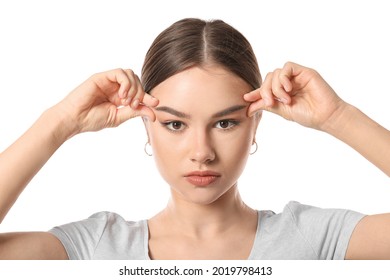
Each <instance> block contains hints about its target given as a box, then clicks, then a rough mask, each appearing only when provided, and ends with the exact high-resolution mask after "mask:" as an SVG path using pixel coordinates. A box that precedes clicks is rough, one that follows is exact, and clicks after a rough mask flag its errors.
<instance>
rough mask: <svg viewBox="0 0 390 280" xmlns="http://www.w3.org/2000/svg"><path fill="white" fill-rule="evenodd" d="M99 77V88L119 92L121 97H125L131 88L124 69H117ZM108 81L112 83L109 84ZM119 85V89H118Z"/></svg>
mask: <svg viewBox="0 0 390 280" xmlns="http://www.w3.org/2000/svg"><path fill="white" fill-rule="evenodd" d="M97 75H98V77H99V79H98V81H97V84H98V86H99V87H100V88H101V89H103V90H104V91H110V92H114V91H115V92H116V91H117V92H118V95H119V97H121V96H125V95H126V94H127V91H128V90H129V88H130V86H131V83H130V80H129V78H128V76H127V75H126V73H125V72H124V71H123V69H115V70H111V71H107V72H103V73H100V74H97ZM106 81H109V82H110V83H109V84H107V83H106ZM118 85H119V89H118V88H117V87H118Z"/></svg>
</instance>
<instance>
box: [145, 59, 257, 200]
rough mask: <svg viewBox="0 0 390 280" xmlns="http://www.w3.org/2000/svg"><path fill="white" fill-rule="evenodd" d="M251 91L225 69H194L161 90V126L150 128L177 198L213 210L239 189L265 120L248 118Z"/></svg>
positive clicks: (163, 170)
mask: <svg viewBox="0 0 390 280" xmlns="http://www.w3.org/2000/svg"><path fill="white" fill-rule="evenodd" d="M250 90H251V88H250V86H249V85H248V84H247V83H246V82H245V81H244V80H242V79H241V78H239V77H237V76H236V75H234V74H232V73H231V72H229V71H226V70H224V69H223V68H221V67H216V66H213V67H206V68H199V67H192V68H189V69H188V70H185V71H183V72H180V73H178V74H176V75H174V76H172V77H170V78H168V79H167V80H165V81H164V82H162V83H161V84H159V85H158V86H157V87H155V88H154V89H153V90H152V91H151V94H152V95H153V96H155V97H157V98H158V99H159V100H160V103H159V105H158V106H157V107H156V108H155V109H154V111H155V114H156V121H155V122H150V121H146V122H145V123H146V128H147V132H148V136H149V140H150V144H151V146H152V149H153V156H154V157H155V161H156V164H157V167H158V169H159V171H160V173H161V175H162V176H163V178H164V179H165V180H166V181H167V183H168V184H169V185H170V186H171V189H172V195H173V196H174V197H175V198H179V199H184V200H186V201H190V202H194V203H199V204H210V203H212V202H214V201H216V200H217V199H218V198H220V197H221V196H222V195H223V194H224V193H226V191H228V190H229V189H230V188H231V187H232V186H234V185H235V184H236V182H237V180H238V178H239V176H240V175H241V173H242V171H243V169H244V166H245V164H246V161H247V158H248V154H249V151H250V148H251V145H252V143H253V141H254V137H255V133H256V128H257V125H258V122H259V119H260V118H259V117H252V118H248V117H247V108H248V105H249V104H248V103H247V102H245V101H244V99H243V94H244V93H247V92H249V91H250Z"/></svg>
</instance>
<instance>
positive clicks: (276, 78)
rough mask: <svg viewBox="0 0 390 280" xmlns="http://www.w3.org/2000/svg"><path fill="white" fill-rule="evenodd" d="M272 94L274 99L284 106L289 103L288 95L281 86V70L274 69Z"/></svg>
mask: <svg viewBox="0 0 390 280" xmlns="http://www.w3.org/2000/svg"><path fill="white" fill-rule="evenodd" d="M284 78H285V77H284V76H283V79H284ZM272 94H273V95H274V96H275V99H276V100H278V101H280V102H283V103H284V104H289V103H290V102H291V98H290V95H289V94H288V93H287V92H286V91H285V90H284V87H283V84H282V82H281V69H276V70H275V71H274V75H273V78H272Z"/></svg>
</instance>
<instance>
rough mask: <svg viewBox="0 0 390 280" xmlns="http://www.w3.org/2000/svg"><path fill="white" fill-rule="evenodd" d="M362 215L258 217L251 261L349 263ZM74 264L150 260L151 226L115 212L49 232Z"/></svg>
mask: <svg viewBox="0 0 390 280" xmlns="http://www.w3.org/2000/svg"><path fill="white" fill-rule="evenodd" d="M363 217H364V215H363V214H360V213H357V212H354V211H350V210H343V209H321V208H317V207H313V206H308V205H303V204H300V203H298V202H293V201H292V202H289V203H288V204H287V205H286V206H285V207H284V210H283V212H282V213H279V214H275V213H274V212H272V211H266V210H265V211H258V225H257V232H256V237H255V241H254V243H253V246H252V250H251V253H250V255H249V257H248V259H252V260H254V259H268V260H269V259H270V260H281V259H284V260H293V259H301V260H308V259H314V260H317V259H341V260H342V259H344V257H345V253H346V250H347V248H348V243H349V240H350V237H351V235H352V232H353V230H354V228H355V226H356V224H357V223H358V222H359V221H360V220H361V219H362V218H363ZM50 232H51V233H52V234H54V235H55V236H56V237H57V238H58V239H59V240H60V241H61V242H62V244H63V245H64V247H65V249H66V251H67V253H68V256H69V259H100V260H101V259H103V260H108V259H117V260H118V259H121V260H124V259H133V260H148V259H150V258H149V253H148V240H149V231H148V224H147V221H146V220H141V221H137V222H129V221H126V220H125V219H123V218H122V217H121V216H119V215H118V214H115V213H111V212H99V213H96V214H94V215H92V216H91V217H89V218H88V219H86V220H82V221H79V222H74V223H70V224H66V225H63V226H59V227H55V228H53V229H52V230H50Z"/></svg>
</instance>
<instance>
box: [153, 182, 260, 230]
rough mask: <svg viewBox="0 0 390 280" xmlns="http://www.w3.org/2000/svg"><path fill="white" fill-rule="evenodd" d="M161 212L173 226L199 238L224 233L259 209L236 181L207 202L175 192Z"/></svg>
mask: <svg viewBox="0 0 390 280" xmlns="http://www.w3.org/2000/svg"><path fill="white" fill-rule="evenodd" d="M161 215H162V216H163V217H164V220H166V221H167V222H169V223H170V224H171V225H172V226H173V228H177V229H180V230H182V231H184V232H185V234H187V235H191V236H195V237H199V238H200V237H202V236H213V235H217V234H221V233H222V232H224V231H227V230H229V229H230V228H231V227H232V226H237V225H239V224H240V223H242V222H245V220H247V219H248V217H253V215H257V213H256V211H254V210H253V209H251V208H249V207H248V206H247V205H245V203H244V202H243V201H242V199H241V196H240V194H239V192H238V188H237V185H234V186H233V187H231V188H230V189H229V190H228V191H227V192H226V193H225V194H223V195H222V196H221V197H220V198H218V199H217V200H216V201H214V202H212V203H210V204H206V205H204V204H198V203H194V202H189V201H186V200H183V199H181V198H179V197H178V196H177V195H175V194H172V198H171V200H170V201H169V203H168V206H167V207H166V209H165V210H164V211H163V212H162V213H161Z"/></svg>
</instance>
